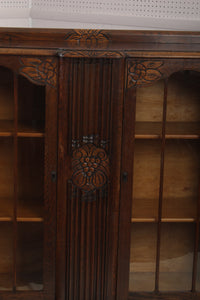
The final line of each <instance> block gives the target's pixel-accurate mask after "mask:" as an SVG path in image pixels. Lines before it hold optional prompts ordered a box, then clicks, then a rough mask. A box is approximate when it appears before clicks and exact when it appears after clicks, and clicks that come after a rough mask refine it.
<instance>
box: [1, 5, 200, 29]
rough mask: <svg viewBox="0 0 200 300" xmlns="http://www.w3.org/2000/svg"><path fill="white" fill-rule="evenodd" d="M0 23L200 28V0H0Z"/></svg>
mask: <svg viewBox="0 0 200 300" xmlns="http://www.w3.org/2000/svg"><path fill="white" fill-rule="evenodd" d="M0 26H2V27H8V26H9V27H48V28H102V29H163V30H194V31H200V0H190V1H189V0H187V1H186V0H126V1H125V0H100V1H99V0H79V1H78V0H21V1H15V0H9V1H2V0H0Z"/></svg>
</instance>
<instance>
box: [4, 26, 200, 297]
mask: <svg viewBox="0 0 200 300" xmlns="http://www.w3.org/2000/svg"><path fill="white" fill-rule="evenodd" d="M0 66H4V67H6V68H9V69H11V70H12V71H13V72H14V73H15V74H21V75H22V76H24V77H25V78H27V79H28V80H29V81H30V82H32V83H34V84H36V85H41V86H45V93H46V100H47V101H46V123H45V124H46V128H45V130H46V133H45V139H46V144H45V195H46V208H45V211H46V214H45V224H46V227H45V231H46V233H47V235H46V239H45V243H44V246H45V250H44V252H45V253H46V257H45V259H46V260H45V268H46V270H47V271H46V273H45V274H44V277H45V282H46V283H47V284H46V287H45V290H44V293H42V292H37V295H36V294H35V293H31V292H26V293H24V295H22V293H21V292H16V293H15V294H11V293H7V292H1V293H0V294H1V297H2V299H3V300H4V299H9V298H12V299H16V297H17V298H22V299H23V297H25V296H26V298H28V299H35V297H36V296H37V297H38V298H41V299H52V298H53V297H56V299H57V300H64V299H66V300H73V299H75V298H76V299H84V300H89V299H90V300H91V299H95V300H114V299H116V300H124V299H170V300H171V299H173V300H183V299H194V300H197V299H200V295H199V294H198V293H196V292H195V288H194V281H195V276H196V275H195V273H196V272H197V270H196V269H195V268H196V262H197V251H198V248H197V244H198V243H197V241H198V234H199V221H197V222H196V236H195V241H196V242H195V257H194V267H193V288H192V289H193V293H187V292H186V293H160V292H159V288H158V272H159V271H158V269H159V248H160V231H161V223H162V216H161V211H162V197H163V172H164V155H165V148H166V140H167V139H176V138H177V133H176V134H174V132H173V131H172V133H171V132H170V128H169V129H168V128H167V127H166V126H165V124H166V109H167V107H166V99H167V80H168V79H167V78H168V77H170V75H171V74H173V73H175V72H178V71H181V70H188V69H190V70H193V71H198V72H199V71H200V33H199V32H169V31H165V32H159V31H119V30H116V31H110V30H78V29H69V30H58V29H13V28H6V29H5V28H1V29H0ZM159 80H164V86H165V88H164V97H163V99H164V101H163V111H164V114H163V116H162V120H161V123H162V124H160V125H159V126H158V127H159V128H158V130H157V131H158V132H159V133H157V132H156V133H155V132H154V134H151V133H150V134H148V133H147V134H146V139H148V138H149V136H151V137H150V138H151V139H154V140H158V139H159V140H160V142H161V145H162V150H161V169H160V175H159V176H160V177H159V178H160V189H159V203H158V207H159V215H158V220H157V224H158V228H157V237H158V239H157V240H158V242H157V258H156V261H157V263H156V265H157V267H156V270H157V271H156V285H155V292H154V293H148V292H146V293H145V292H141V293H139V292H136V293H132V294H130V295H128V281H129V278H128V277H129V263H130V260H129V256H130V226H131V223H130V220H131V205H132V185H133V180H134V178H133V177H134V176H133V167H132V166H133V160H134V155H133V153H134V149H135V140H138V139H143V138H144V134H143V131H142V130H143V129H141V128H140V129H139V130H138V129H137V128H136V126H135V112H136V96H137V88H138V87H139V86H140V87H141V86H142V87H143V86H144V87H145V86H151V85H152V84H154V83H155V82H157V81H159ZM14 85H15V88H14V90H15V97H14V99H15V103H16V105H15V107H16V110H15V112H14V114H15V131H14V145H15V149H17V147H16V145H17V139H18V136H19V133H18V130H17V126H18V124H17V122H16V119H17V113H18V112H17V75H15V84H14ZM131 112H132V113H131ZM163 124H164V125H163ZM157 125H158V124H157ZM137 130H138V131H137ZM149 130H150V129H149ZM134 132H135V133H136V135H134ZM23 134H25V133H23ZM34 134H35V135H37V133H34ZM34 134H33V135H34ZM41 134H43V133H41ZM57 135H58V140H57ZM133 135H134V138H131V137H132V136H133ZM186 135H187V138H191V139H196V140H198V139H199V132H198V128H197V130H196V131H195V133H194V134H193V136H192V137H191V134H190V132H189V133H187V134H185V138H186ZM180 136H182V133H181V132H179V137H180ZM57 153H58V154H57ZM85 153H86V154H87V155H86V154H85ZM98 153H101V155H102V157H104V159H102V160H101V163H99V162H97V164H96V165H93V167H95V168H96V171H95V172H96V173H93V171H91V172H92V174H91V173H88V172H89V171H88V170H86V169H84V170H85V171H84V170H82V173H81V174H80V172H79V171H80V168H81V166H82V165H81V163H82V162H81V160H80V157H81V158H83V157H84V159H90V158H91V157H92V158H94V157H95V159H96V157H97V156H98V155H99V154H98ZM57 155H58V157H57ZM84 155H86V157H85V156H84ZM57 159H58V168H57ZM15 160H16V161H17V150H15ZM87 163H88V162H87ZM84 166H85V165H84ZM89 167H91V166H89ZM85 168H88V165H87V166H85ZM14 169H15V174H16V173H17V164H16V163H15V168H14ZM52 171H53V173H52ZM84 172H85V173H84ZM56 173H57V178H56ZM52 174H53V175H52ZM83 174H84V176H85V177H84V176H83ZM94 174H98V175H97V176H99V177H98V180H97V179H96V178H97V176H96V175H94ZM99 174H100V175H99ZM52 176H53V177H52ZM95 176H96V177H95ZM83 177H84V178H83ZM15 178H16V177H15ZM99 178H101V180H100V179H99ZM52 180H53V182H52ZM56 197H57V202H56ZM15 199H16V191H15ZM15 205H16V204H15ZM15 215H16V209H15ZM55 215H56V216H57V221H56V218H55ZM15 217H16V216H15ZM15 219H16V218H15ZM55 248H56V249H55ZM54 262H55V264H54Z"/></svg>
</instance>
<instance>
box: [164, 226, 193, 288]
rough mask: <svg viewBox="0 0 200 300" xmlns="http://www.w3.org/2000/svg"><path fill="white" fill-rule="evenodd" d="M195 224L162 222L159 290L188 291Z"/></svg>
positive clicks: (190, 279) (190, 285)
mask: <svg viewBox="0 0 200 300" xmlns="http://www.w3.org/2000/svg"><path fill="white" fill-rule="evenodd" d="M194 237H195V224H192V223H189V224H188V223H164V224H162V230H161V252H160V279H159V283H160V290H161V291H190V290H191V288H192V270H193V257H194Z"/></svg>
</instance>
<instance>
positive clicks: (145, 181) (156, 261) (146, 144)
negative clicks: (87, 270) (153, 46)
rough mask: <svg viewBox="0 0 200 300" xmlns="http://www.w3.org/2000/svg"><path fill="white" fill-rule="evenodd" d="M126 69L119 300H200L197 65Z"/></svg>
mask: <svg viewBox="0 0 200 300" xmlns="http://www.w3.org/2000/svg"><path fill="white" fill-rule="evenodd" d="M126 66H127V69H126V70H127V78H126V92H125V106H124V127H123V132H124V135H123V152H122V157H123V163H122V170H123V172H126V173H128V174H129V181H128V182H127V183H124V182H122V185H121V187H122V189H121V208H122V210H121V211H120V224H121V225H120V233H119V234H120V240H119V253H120V255H119V266H120V268H121V269H120V268H119V273H118V274H119V281H122V283H121V284H119V292H118V299H120V300H121V299H124V297H125V298H126V297H128V295H129V298H130V299H140V298H142V299H151V298H152V299H153V297H154V296H155V297H156V299H157V298H158V299H171V298H170V297H173V299H183V298H184V297H185V298H184V299H192V297H194V298H195V297H197V298H195V299H200V297H199V296H196V291H198V288H199V287H198V286H199V274H198V273H199V268H198V266H199V263H198V251H199V201H200V200H199V199H200V194H199V179H200V165H199V146H200V142H199V141H200V114H199V109H200V98H199V86H200V85H199V84H200V75H199V74H200V73H199V70H200V62H199V61H197V60H189V59H188V60H185V61H183V60H182V59H180V60H178V59H176V60H175V59H170V60H165V59H161V60H145V59H144V60H136V59H135V60H134V59H128V60H127V65H126ZM197 71H198V72H197ZM127 201H128V204H127ZM124 245H125V246H126V247H125V246H124ZM122 262H123V265H125V266H122ZM128 278H129V279H128ZM128 282H129V287H128ZM127 291H129V292H128V293H127ZM181 297H182V298H181Z"/></svg>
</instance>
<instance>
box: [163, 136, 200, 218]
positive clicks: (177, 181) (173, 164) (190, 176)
mask: <svg viewBox="0 0 200 300" xmlns="http://www.w3.org/2000/svg"><path fill="white" fill-rule="evenodd" d="M199 153H200V149H199V141H198V140H167V141H166V150H165V169H164V187H163V208H162V217H163V218H164V219H168V218H178V219H180V218H182V219H188V221H189V219H191V221H193V220H194V219H196V213H197V201H198V197H199V178H200V164H199V160H200V156H199Z"/></svg>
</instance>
